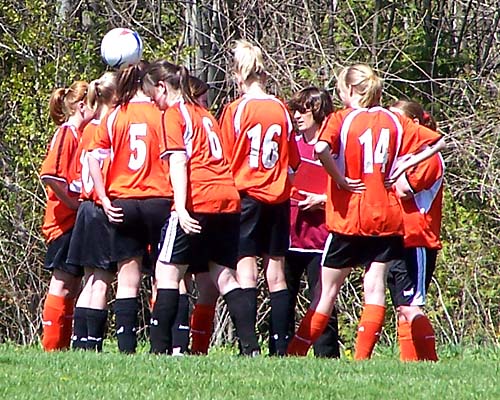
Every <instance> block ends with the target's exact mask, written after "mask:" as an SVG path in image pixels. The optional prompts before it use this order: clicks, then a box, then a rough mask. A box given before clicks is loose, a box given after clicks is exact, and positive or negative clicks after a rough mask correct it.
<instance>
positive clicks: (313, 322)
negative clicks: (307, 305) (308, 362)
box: [287, 309, 330, 356]
mask: <svg viewBox="0 0 500 400" xmlns="http://www.w3.org/2000/svg"><path fill="white" fill-rule="evenodd" d="M329 318H330V316H329V315H326V314H322V313H318V312H315V311H314V310H311V309H309V310H307V313H306V315H305V316H304V318H303V319H302V321H301V322H300V326H299V329H298V330H297V333H296V334H295V335H294V337H293V339H292V340H291V341H290V344H289V345H288V350H287V354H288V355H290V356H305V355H307V351H308V350H309V347H311V345H312V344H313V343H314V342H315V341H316V340H318V338H319V337H320V336H321V334H322V333H323V332H324V330H325V327H326V325H327V324H328V320H329Z"/></svg>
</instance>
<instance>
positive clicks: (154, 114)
mask: <svg viewBox="0 0 500 400" xmlns="http://www.w3.org/2000/svg"><path fill="white" fill-rule="evenodd" d="M162 130H163V126H162V115H161V111H159V110H158V108H156V106H155V105H154V104H153V103H152V102H151V101H146V100H137V101H134V100H132V101H130V103H128V104H127V105H125V106H123V105H121V106H118V107H116V108H115V109H114V110H112V111H111V112H110V113H108V114H107V115H106V116H105V117H104V119H103V122H102V123H101V124H100V125H99V127H98V129H97V131H96V133H95V135H94V137H93V139H92V140H91V143H90V144H89V151H92V154H93V155H95V156H96V158H98V159H99V160H104V159H105V158H106V157H107V156H108V155H109V156H110V165H109V169H108V171H107V176H106V178H105V183H106V192H107V194H108V196H109V198H110V199H116V198H136V199H140V198H149V197H172V189H171V187H170V183H169V180H168V169H167V166H166V163H162V162H161V160H160V141H161V138H162Z"/></svg>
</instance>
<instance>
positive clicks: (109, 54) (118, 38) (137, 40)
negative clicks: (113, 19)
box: [101, 28, 142, 68]
mask: <svg viewBox="0 0 500 400" xmlns="http://www.w3.org/2000/svg"><path fill="white" fill-rule="evenodd" d="M101 57H102V60H103V61H104V62H105V63H106V64H108V65H109V66H110V67H112V68H125V67H128V66H129V65H133V64H137V63H138V62H139V61H140V60H141V57H142V40H141V37H140V36H139V34H138V33H137V32H134V31H133V30H130V29H127V28H115V29H111V30H110V31H109V32H108V33H106V35H104V37H103V38H102V42H101Z"/></svg>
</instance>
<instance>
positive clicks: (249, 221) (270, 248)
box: [238, 194, 290, 258]
mask: <svg viewBox="0 0 500 400" xmlns="http://www.w3.org/2000/svg"><path fill="white" fill-rule="evenodd" d="M289 246H290V200H287V201H285V202H283V203H279V204H268V203H263V202H261V201H259V200H256V199H254V198H252V197H250V196H248V195H246V194H241V218H240V243H239V253H238V254H239V258H243V257H255V256H263V255H264V254H267V255H269V256H273V257H283V256H285V254H286V252H287V251H288V247H289Z"/></svg>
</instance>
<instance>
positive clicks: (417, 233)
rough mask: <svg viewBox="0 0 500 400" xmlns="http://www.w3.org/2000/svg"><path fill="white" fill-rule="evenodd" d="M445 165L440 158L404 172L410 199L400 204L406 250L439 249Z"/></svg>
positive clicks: (438, 155)
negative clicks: (409, 190) (411, 193)
mask: <svg viewBox="0 0 500 400" xmlns="http://www.w3.org/2000/svg"><path fill="white" fill-rule="evenodd" d="M443 174H444V161H443V157H442V156H441V154H435V155H433V156H432V157H431V158H429V159H427V160H425V161H423V162H421V163H420V164H418V165H416V166H415V167H413V168H411V169H410V170H408V171H406V175H405V177H406V180H407V182H408V184H409V186H410V187H411V189H412V191H413V197H411V198H408V199H404V200H402V201H401V203H402V205H403V220H404V226H405V247H426V248H428V249H440V248H441V247H442V246H441V241H440V240H439V236H440V231H441V208H442V204H443Z"/></svg>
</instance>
